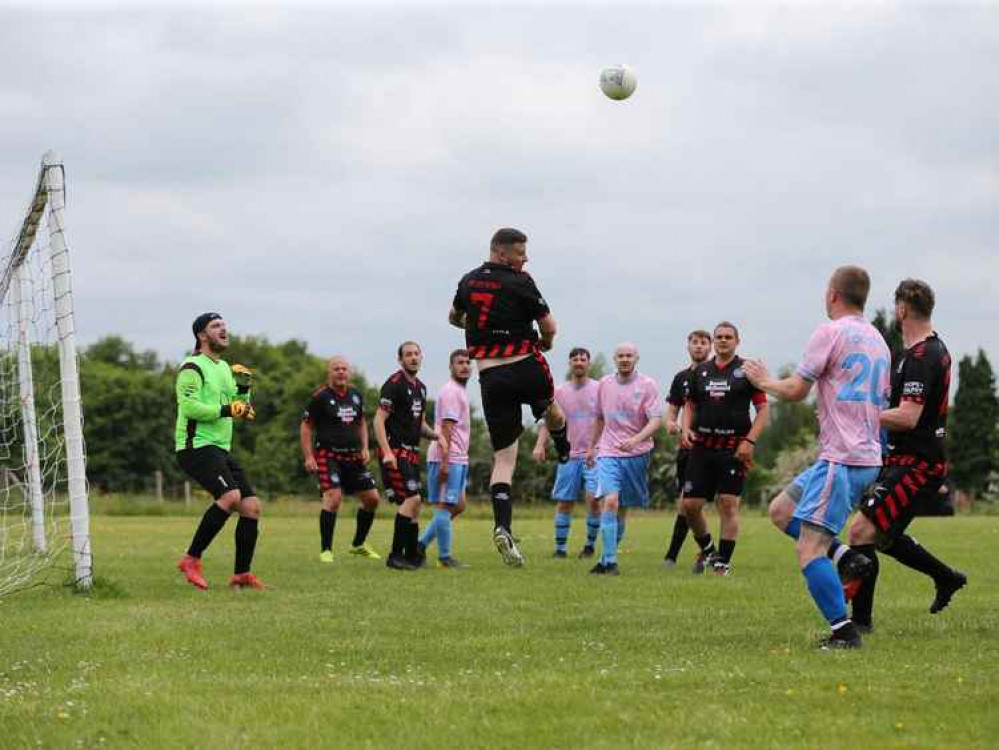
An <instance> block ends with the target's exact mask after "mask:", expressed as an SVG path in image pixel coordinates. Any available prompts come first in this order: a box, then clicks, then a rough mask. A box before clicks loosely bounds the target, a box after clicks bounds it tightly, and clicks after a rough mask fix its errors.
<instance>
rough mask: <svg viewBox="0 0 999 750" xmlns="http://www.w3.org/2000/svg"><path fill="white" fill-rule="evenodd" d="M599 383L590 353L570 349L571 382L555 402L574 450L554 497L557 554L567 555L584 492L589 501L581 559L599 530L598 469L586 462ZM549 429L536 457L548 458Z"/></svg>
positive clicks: (537, 445)
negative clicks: (592, 372) (592, 370)
mask: <svg viewBox="0 0 999 750" xmlns="http://www.w3.org/2000/svg"><path fill="white" fill-rule="evenodd" d="M599 385H600V384H599V383H598V382H597V381H596V380H594V379H593V378H591V377H590V352H589V351H587V350H586V349H584V348H583V347H581V346H577V347H575V348H574V349H573V350H572V351H570V352H569V382H568V383H563V384H562V385H560V386H559V387H558V388H556V389H555V403H556V404H557V405H558V406H559V408H561V409H562V412H563V414H565V419H566V422H567V423H568V425H569V443H570V444H571V445H572V451H571V452H570V454H569V460H568V461H567V462H566V463H564V464H559V465H558V468H557V470H556V472H555V486H554V487H552V499H553V500H554V501H555V557H556V558H564V557H567V556H568V554H569V553H568V544H569V528H570V526H571V524H572V508H573V506H574V505H575V504H576V501H577V500H579V498H580V496H581V495H582V496H583V497H584V498H585V500H586V507H587V509H588V511H589V512H588V513H587V515H586V544H585V546H584V547H583V549H582V551H581V552H580V553H579V556H580V557H581V558H583V557H592V556H593V554H594V547H595V545H596V543H597V534H599V533H600V503H599V502H597V499H596V497H595V495H596V492H597V471H596V469H595V468H594V467H590V466H587V464H586V447H587V446H588V445H589V444H590V437H591V436H592V435H593V423H594V422H595V421H596V418H597V411H596V409H597V389H598V388H599ZM547 447H548V428H547V427H545V426H544V425H541V426H540V427H539V428H538V439H537V442H535V444H534V451H533V454H532V455H533V456H534V460H535V461H538V462H543V461H545V460H546V458H547Z"/></svg>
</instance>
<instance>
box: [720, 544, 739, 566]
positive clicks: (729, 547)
mask: <svg viewBox="0 0 999 750" xmlns="http://www.w3.org/2000/svg"><path fill="white" fill-rule="evenodd" d="M733 552H735V539H722V540H721V541H720V542H718V556H719V557H720V558H721V560H722V562H723V563H729V562H732V553H733Z"/></svg>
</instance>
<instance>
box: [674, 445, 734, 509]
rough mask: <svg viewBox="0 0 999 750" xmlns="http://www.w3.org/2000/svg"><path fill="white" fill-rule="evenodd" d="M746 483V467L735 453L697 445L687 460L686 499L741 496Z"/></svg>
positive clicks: (684, 491)
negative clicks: (716, 495) (717, 495)
mask: <svg viewBox="0 0 999 750" xmlns="http://www.w3.org/2000/svg"><path fill="white" fill-rule="evenodd" d="M745 483H746V465H745V464H744V463H742V461H740V460H739V459H737V458H736V457H735V451H731V450H712V449H709V448H701V447H699V446H694V447H693V448H692V449H691V450H690V455H689V456H688V458H687V468H686V481H685V482H684V483H683V494H684V497H700V498H703V499H705V500H707V501H708V502H710V501H712V500H714V499H715V494H716V493H717V494H719V495H736V496H738V495H741V494H742V487H743V485H744V484H745Z"/></svg>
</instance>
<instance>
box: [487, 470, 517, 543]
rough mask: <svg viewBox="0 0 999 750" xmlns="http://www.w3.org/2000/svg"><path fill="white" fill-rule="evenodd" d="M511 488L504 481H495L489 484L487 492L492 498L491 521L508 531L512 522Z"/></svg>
mask: <svg viewBox="0 0 999 750" xmlns="http://www.w3.org/2000/svg"><path fill="white" fill-rule="evenodd" d="M511 492H512V488H511V487H510V485H509V484H507V483H506V482H497V483H496V484H493V485H490V486H489V494H490V496H491V497H492V500H493V523H494V524H495V525H496V526H499V527H501V528H504V529H506V530H507V531H508V532H509V531H510V524H511V523H512V522H513V500H512V498H511V496H510V493H511Z"/></svg>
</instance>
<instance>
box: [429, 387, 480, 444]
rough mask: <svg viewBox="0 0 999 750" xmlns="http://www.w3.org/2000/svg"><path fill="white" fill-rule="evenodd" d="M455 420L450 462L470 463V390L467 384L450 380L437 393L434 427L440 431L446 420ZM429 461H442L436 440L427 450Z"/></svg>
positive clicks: (452, 431)
mask: <svg viewBox="0 0 999 750" xmlns="http://www.w3.org/2000/svg"><path fill="white" fill-rule="evenodd" d="M445 419H446V420H448V421H449V422H454V423H455V424H454V428H453V429H452V430H451V443H450V446H449V451H448V463H449V464H467V463H468V440H469V436H470V435H471V430H472V426H471V415H470V412H469V407H468V391H467V390H466V389H465V386H463V385H460V384H458V383H456V382H455V381H454V380H448V381H447V383H445V384H444V386H443V387H442V388H441V389H440V392H439V393H438V394H437V403H436V405H435V406H434V429H435V430H436V431H437V432H438V433H440V432H441V423H442V422H443V421H444V420H445ZM427 461H428V462H431V461H432V462H436V463H440V461H441V447H440V444H439V443H437V442H436V441H434V442H433V443H431V444H430V448H429V450H428V451H427Z"/></svg>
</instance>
